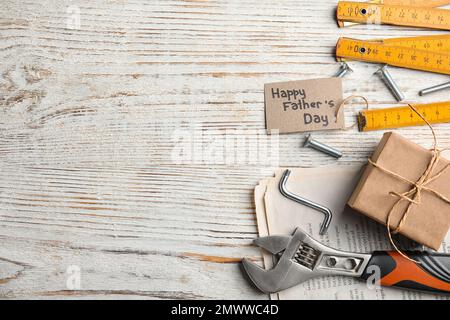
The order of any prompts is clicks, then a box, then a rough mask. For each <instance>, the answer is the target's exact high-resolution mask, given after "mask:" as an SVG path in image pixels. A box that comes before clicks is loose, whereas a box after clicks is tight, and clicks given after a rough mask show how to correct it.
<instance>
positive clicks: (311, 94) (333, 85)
mask: <svg viewBox="0 0 450 320" xmlns="http://www.w3.org/2000/svg"><path fill="white" fill-rule="evenodd" d="M264 96H265V107H266V127H267V131H268V133H269V134H271V133H272V132H273V130H278V132H279V133H292V132H305V131H318V130H334V129H343V128H345V122H344V116H343V109H341V110H339V113H338V114H337V117H336V109H337V108H338V107H339V105H340V104H341V103H342V101H343V97H342V96H343V94H342V79H340V78H326V79H313V80H301V81H289V82H279V83H268V84H265V85H264Z"/></svg>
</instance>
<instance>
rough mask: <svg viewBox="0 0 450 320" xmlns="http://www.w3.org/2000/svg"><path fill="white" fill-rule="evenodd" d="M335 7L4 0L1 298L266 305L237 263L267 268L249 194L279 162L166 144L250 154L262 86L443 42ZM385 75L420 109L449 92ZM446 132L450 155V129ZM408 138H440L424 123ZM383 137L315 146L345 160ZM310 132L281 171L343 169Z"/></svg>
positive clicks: (215, 0)
mask: <svg viewBox="0 0 450 320" xmlns="http://www.w3.org/2000/svg"><path fill="white" fill-rule="evenodd" d="M336 2H337V1H330V0H315V1H306V0H298V1H294V0H278V1H269V0H242V1H241V0H239V1H238V0H229V1H225V0H222V1H220V0H210V1H208V0H185V1H182V0H160V1H157V0H149V1H142V0H130V1H128V0H103V1H102V0H96V1H91V0H89V1H87V0H85V1H67V0H65V1H56V0H55V1H52V0H40V1H32V0H25V1H19V0H2V1H1V2H0V38H1V41H0V61H1V66H0V169H1V170H0V298H156V299H159V298H163V299H165V298H188V299H200V298H233V299H242V298H263V299H265V298H267V296H266V295H263V294H260V293H258V292H257V291H255V290H254V289H253V288H252V287H250V286H249V285H248V284H247V282H246V280H245V278H244V277H243V276H242V273H241V270H240V267H239V261H240V259H241V258H242V257H244V256H251V257H254V258H255V260H260V255H259V251H258V250H257V249H255V248H253V247H252V245H251V241H252V239H254V238H255V237H256V233H257V230H256V224H255V216H254V206H253V204H252V190H253V188H254V186H255V185H256V183H257V182H258V181H259V179H261V178H263V177H265V176H267V175H268V174H269V172H270V168H269V167H270V165H271V164H270V163H269V162H268V161H265V160H264V159H259V161H257V163H252V161H250V158H249V157H248V156H247V157H246V156H244V157H243V159H244V160H245V159H248V161H243V162H242V161H241V162H239V163H237V162H236V163H228V164H224V163H221V162H220V161H219V162H217V161H216V162H215V161H211V160H208V159H206V161H191V162H190V161H184V163H182V164H178V163H176V162H175V161H174V158H173V150H174V148H175V147H176V146H177V143H178V142H179V141H178V140H177V139H174V137H175V138H176V137H177V134H179V133H180V130H182V131H181V133H183V132H187V133H190V134H192V136H193V137H194V138H192V139H191V140H194V142H195V141H197V139H198V138H196V137H197V136H200V135H201V136H202V137H203V140H204V141H206V142H207V141H219V143H220V142H221V141H223V139H224V137H225V133H230V132H231V133H233V132H242V134H244V135H248V137H249V138H250V139H249V141H250V145H251V146H253V142H254V141H255V139H257V138H258V137H257V136H256V138H255V135H254V134H253V133H252V132H253V131H255V130H256V131H258V132H260V131H261V130H263V129H264V105H263V100H264V99H263V84H264V83H266V82H275V81H285V80H297V79H307V78H317V77H327V76H331V75H333V74H334V73H335V72H336V70H337V69H338V64H337V63H336V62H335V59H334V54H333V51H334V46H335V44H336V41H337V39H338V37H339V36H353V37H360V38H380V37H381V38H382V37H389V36H412V35H423V34H430V33H438V32H430V31H426V30H414V29H409V28H398V27H386V26H382V27H379V26H372V27H367V26H358V27H355V28H352V29H345V30H343V29H338V28H337V26H336V23H335V21H334V10H335V6H336ZM73 5H76V7H71V6H73ZM78 9H79V12H80V26H79V28H74V22H75V26H76V16H73V14H76V12H77V10H78ZM74 17H75V20H74ZM352 67H353V68H354V69H355V73H353V74H352V75H350V76H349V77H347V78H345V82H344V86H345V91H346V92H345V95H350V94H362V95H365V96H366V97H367V98H369V100H370V101H371V104H372V105H374V107H377V105H378V106H380V105H383V106H388V105H392V101H393V98H392V96H391V95H390V94H389V92H388V91H387V89H386V87H385V86H384V85H383V84H382V83H381V82H380V81H379V79H378V77H377V76H373V75H372V74H373V72H374V71H376V69H377V68H378V66H375V65H369V64H364V63H352ZM392 74H393V75H394V77H395V78H396V79H397V80H398V83H399V84H400V86H401V87H402V89H403V90H404V92H405V93H406V95H407V97H408V99H409V100H410V101H439V100H445V99H448V94H449V91H447V92H443V93H441V94H437V95H434V96H432V97H426V98H419V97H418V96H417V91H418V90H419V89H422V88H423V87H426V86H428V85H434V84H439V83H441V82H445V81H446V79H447V78H446V77H445V76H440V75H434V74H429V73H424V72H417V71H410V70H400V69H392ZM357 103H358V101H355V105H354V106H353V108H352V107H350V108H348V109H347V111H346V117H347V124H348V125H351V124H352V123H354V114H355V112H356V111H357V110H358V108H360V107H361V105H358V104H357ZM437 128H438V133H439V138H440V143H441V145H442V146H447V147H450V130H449V129H450V126H449V125H440V126H437ZM177 130H178V131H177ZM239 130H240V131H239ZM401 132H402V133H404V134H405V135H406V136H408V137H410V138H412V139H415V140H416V141H418V142H419V143H421V144H423V145H424V146H430V145H431V140H430V138H431V135H430V133H429V130H428V129H427V128H425V127H422V128H409V129H405V130H401ZM381 134H382V132H375V133H371V134H368V133H358V132H357V131H356V129H353V130H349V131H345V132H344V131H336V132H323V133H317V134H316V137H317V138H318V139H320V140H322V141H324V142H326V143H329V144H331V145H334V146H336V147H338V148H339V149H341V150H342V151H343V152H344V153H345V157H344V158H343V159H341V160H340V161H339V162H338V163H339V165H349V164H351V163H355V162H362V161H364V159H365V158H366V157H367V156H368V155H369V154H370V152H371V150H372V149H373V147H374V146H375V145H376V144H377V141H378V139H379V137H380V136H381ZM304 136H305V135H304V134H292V135H285V136H281V137H280V139H279V165H280V166H291V167H312V166H324V165H334V164H336V161H335V160H333V159H330V158H329V157H327V156H324V155H321V154H319V153H316V152H314V151H311V150H305V149H302V148H300V144H301V142H302V141H303V139H304ZM259 139H260V140H261V139H262V141H266V140H268V138H267V137H266V136H265V135H260V136H259ZM206 142H205V143H206ZM202 146H203V145H200V148H201V147H202ZM196 148H198V146H197V147H196ZM235 151H236V152H237V153H239V154H241V153H242V154H244V152H249V148H248V145H245V144H244V145H237V147H236V150H235ZM250 152H252V151H250ZM200 160H201V159H200ZM69 266H79V267H80V269H81V287H80V288H79V289H78V290H69V289H70V288H71V287H70V286H69V287H67V283H66V282H67V279H68V274H67V273H66V271H67V268H68V267H69Z"/></svg>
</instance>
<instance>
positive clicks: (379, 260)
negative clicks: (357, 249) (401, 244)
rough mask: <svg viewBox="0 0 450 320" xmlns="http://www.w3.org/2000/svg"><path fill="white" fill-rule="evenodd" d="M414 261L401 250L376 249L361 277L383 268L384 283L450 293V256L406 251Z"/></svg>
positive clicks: (412, 288) (382, 279) (382, 283)
mask: <svg viewBox="0 0 450 320" xmlns="http://www.w3.org/2000/svg"><path fill="white" fill-rule="evenodd" d="M406 255H407V256H408V257H410V258H411V259H412V260H415V261H417V263H416V262H413V261H410V260H408V259H406V258H405V257H403V256H402V255H400V254H399V253H398V252H394V251H392V252H381V251H378V252H374V253H373V255H372V258H371V259H370V261H369V264H368V265H367V267H366V269H365V270H364V272H363V274H362V276H361V277H362V278H363V279H365V280H367V279H368V278H369V277H370V276H373V275H374V273H373V272H374V270H375V268H374V267H378V268H379V271H380V277H381V279H380V283H381V285H383V286H393V287H400V288H405V289H411V290H420V291H427V292H434V293H447V294H448V293H450V255H446V254H439V253H429V252H406Z"/></svg>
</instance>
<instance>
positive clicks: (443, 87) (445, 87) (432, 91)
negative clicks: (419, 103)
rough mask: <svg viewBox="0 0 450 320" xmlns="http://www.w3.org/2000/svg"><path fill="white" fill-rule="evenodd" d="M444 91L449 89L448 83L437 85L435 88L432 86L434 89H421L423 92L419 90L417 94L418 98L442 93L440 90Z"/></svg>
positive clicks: (449, 84)
mask: <svg viewBox="0 0 450 320" xmlns="http://www.w3.org/2000/svg"><path fill="white" fill-rule="evenodd" d="M445 89H450V82H447V83H444V84H440V85H437V86H434V87H431V88H427V89H423V90H421V91H420V92H419V95H420V96H425V95H427V94H430V93H435V92H438V91H442V90H445Z"/></svg>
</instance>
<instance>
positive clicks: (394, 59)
mask: <svg viewBox="0 0 450 320" xmlns="http://www.w3.org/2000/svg"><path fill="white" fill-rule="evenodd" d="M336 58H337V59H338V60H359V61H366V62H373V63H382V64H387V65H391V66H396V67H402V68H408V69H415V70H422V71H429V72H436V73H441V74H450V35H437V36H423V37H410V38H393V39H385V40H357V39H350V38H340V39H339V40H338V43H337V45H336Z"/></svg>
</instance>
